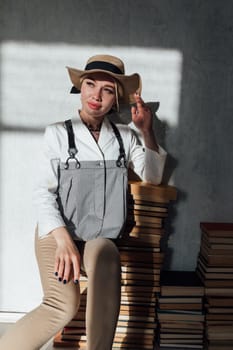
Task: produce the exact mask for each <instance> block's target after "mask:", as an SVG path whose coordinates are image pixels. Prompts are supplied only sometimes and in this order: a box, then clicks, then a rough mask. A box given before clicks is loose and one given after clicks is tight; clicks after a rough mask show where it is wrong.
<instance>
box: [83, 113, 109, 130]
mask: <svg viewBox="0 0 233 350" xmlns="http://www.w3.org/2000/svg"><path fill="white" fill-rule="evenodd" d="M79 115H80V118H81V120H82V121H83V123H84V124H85V125H86V126H87V127H88V129H89V130H91V131H96V130H97V131H99V130H100V128H101V125H102V122H103V120H104V116H103V117H100V118H93V117H91V116H87V115H85V114H83V113H82V111H79Z"/></svg>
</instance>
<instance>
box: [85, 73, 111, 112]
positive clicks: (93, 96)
mask: <svg viewBox="0 0 233 350" xmlns="http://www.w3.org/2000/svg"><path fill="white" fill-rule="evenodd" d="M115 88H116V84H115V82H114V79H113V78H111V77H110V76H109V75H107V74H104V73H94V74H91V75H90V76H87V77H85V78H84V80H83V82H82V85H81V102H82V109H81V112H82V116H87V117H88V116H89V117H91V118H93V117H94V118H101V117H104V116H105V115H106V113H108V112H109V111H110V109H111V108H112V106H113V105H114V103H115V101H116V91H115Z"/></svg>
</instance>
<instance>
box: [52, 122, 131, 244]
mask: <svg viewBox="0 0 233 350" xmlns="http://www.w3.org/2000/svg"><path fill="white" fill-rule="evenodd" d="M65 125H66V128H67V134H68V144H69V148H68V153H69V156H68V158H67V160H66V162H65V163H63V162H61V163H60V164H59V168H58V176H59V179H58V180H59V181H58V183H59V185H58V190H57V195H58V200H57V202H58V206H59V209H60V212H61V214H62V216H63V219H64V222H65V224H66V226H67V229H68V231H69V232H70V234H71V236H72V238H73V239H75V240H83V241H88V240H91V239H94V238H97V237H99V236H101V237H105V238H111V239H115V238H117V237H119V236H120V235H121V233H122V231H123V228H124V224H125V220H126V215H127V188H128V170H127V163H126V155H125V150H124V145H123V140H122V137H121V135H120V132H119V130H118V128H117V127H116V125H115V124H113V123H111V125H112V128H113V131H114V133H115V136H116V138H117V140H118V143H119V156H118V158H117V159H116V160H105V157H104V154H103V153H102V159H101V160H97V161H79V160H78V157H77V154H78V150H77V148H76V145H75V140H74V133H73V127H72V122H71V120H67V121H66V122H65Z"/></svg>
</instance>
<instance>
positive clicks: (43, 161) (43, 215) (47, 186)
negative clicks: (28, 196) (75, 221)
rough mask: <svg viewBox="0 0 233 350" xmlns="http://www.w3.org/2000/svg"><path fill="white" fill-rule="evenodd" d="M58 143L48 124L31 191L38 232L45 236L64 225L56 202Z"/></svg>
mask: <svg viewBox="0 0 233 350" xmlns="http://www.w3.org/2000/svg"><path fill="white" fill-rule="evenodd" d="M58 151H59V144H58V140H57V139H56V137H55V136H54V130H53V128H52V127H51V126H48V127H47V128H46V130H45V134H44V138H43V147H42V151H41V154H40V156H39V161H38V181H37V182H36V185H35V189H34V193H33V204H34V208H35V213H36V217H37V225H38V234H39V236H40V237H41V236H45V235H47V234H48V233H50V232H51V231H52V230H54V229H55V228H58V227H61V226H65V223H64V221H63V219H62V216H61V213H60V211H59V209H58V204H57V188H58V164H59V161H60V159H59V155H58Z"/></svg>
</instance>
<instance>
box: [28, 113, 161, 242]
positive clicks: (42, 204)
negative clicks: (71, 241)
mask: <svg viewBox="0 0 233 350" xmlns="http://www.w3.org/2000/svg"><path fill="white" fill-rule="evenodd" d="M72 124H73V130H74V135H75V144H76V148H77V150H78V153H77V155H76V156H77V158H78V160H79V161H85V160H88V161H92V160H93V161H96V160H103V159H105V160H115V159H117V158H118V155H119V143H118V140H117V138H116V136H115V134H114V131H113V129H112V126H111V124H110V122H109V120H108V119H107V118H105V120H104V121H103V123H102V127H101V131H100V136H99V139H98V143H97V142H96V141H95V139H94V137H93V136H92V134H91V133H90V131H89V130H88V129H87V127H86V126H85V125H84V124H83V122H82V121H81V119H80V117H75V118H73V119H72ZM117 127H118V129H119V131H120V134H121V137H122V139H123V143H124V148H125V154H126V158H127V161H128V163H129V167H130V168H131V169H132V170H133V171H134V172H135V173H136V174H137V175H138V176H139V177H140V178H141V179H142V180H143V181H146V182H150V183H153V184H155V185H157V184H159V183H160V182H161V179H162V174H163V169H164V164H165V160H166V152H165V151H164V150H163V149H162V148H161V147H160V146H159V152H156V151H153V150H151V149H148V148H147V147H143V146H142V145H141V144H140V143H139V141H138V139H137V137H136V136H135V134H134V132H133V131H132V129H131V128H130V127H129V126H128V125H123V124H117ZM68 157H69V154H68V136H67V130H66V128H65V125H64V122H59V123H55V124H52V125H49V126H48V127H47V128H46V130H45V134H44V140H43V148H42V157H41V160H40V161H39V164H38V178H39V182H38V184H37V186H36V190H35V191H34V204H35V207H36V215H37V220H38V234H39V236H44V235H46V234H48V233H50V232H51V231H53V230H54V229H55V228H58V227H61V226H65V223H64V221H63V218H62V216H61V213H60V211H59V209H58V205H57V195H56V190H57V188H58V172H57V170H58V165H59V163H60V162H65V161H66V159H67V158H68Z"/></svg>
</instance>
